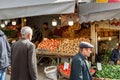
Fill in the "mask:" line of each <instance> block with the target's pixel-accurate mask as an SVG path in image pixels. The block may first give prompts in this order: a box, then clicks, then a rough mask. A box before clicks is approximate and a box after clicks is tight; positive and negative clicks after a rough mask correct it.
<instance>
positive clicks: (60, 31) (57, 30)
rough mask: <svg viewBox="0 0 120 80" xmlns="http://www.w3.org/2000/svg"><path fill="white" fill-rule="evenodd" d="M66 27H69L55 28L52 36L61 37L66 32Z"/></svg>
mask: <svg viewBox="0 0 120 80" xmlns="http://www.w3.org/2000/svg"><path fill="white" fill-rule="evenodd" d="M68 27H69V26H63V27H56V28H55V29H54V31H53V35H54V36H60V37H62V34H63V32H64V31H66V30H67V29H68Z"/></svg>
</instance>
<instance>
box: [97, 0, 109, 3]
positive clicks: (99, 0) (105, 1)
mask: <svg viewBox="0 0 120 80" xmlns="http://www.w3.org/2000/svg"><path fill="white" fill-rule="evenodd" d="M107 2H108V0H96V3H107Z"/></svg>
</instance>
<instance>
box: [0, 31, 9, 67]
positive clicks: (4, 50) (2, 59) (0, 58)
mask: <svg viewBox="0 0 120 80" xmlns="http://www.w3.org/2000/svg"><path fill="white" fill-rule="evenodd" d="M10 63H11V48H10V45H9V43H8V40H7V37H6V36H5V34H4V33H3V32H2V31H1V30H0V69H2V68H6V67H8V66H9V65H10Z"/></svg>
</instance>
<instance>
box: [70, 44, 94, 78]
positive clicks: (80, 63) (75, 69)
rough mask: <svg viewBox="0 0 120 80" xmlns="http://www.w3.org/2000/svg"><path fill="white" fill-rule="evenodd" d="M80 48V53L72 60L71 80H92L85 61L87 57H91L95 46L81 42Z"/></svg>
mask: <svg viewBox="0 0 120 80" xmlns="http://www.w3.org/2000/svg"><path fill="white" fill-rule="evenodd" d="M79 48H80V50H79V53H78V54H77V55H75V56H74V57H73V60H72V65H71V74H70V80H92V76H91V74H90V72H89V69H88V66H87V63H86V61H85V60H86V57H89V56H90V53H91V50H92V48H93V45H91V44H90V43H88V42H81V43H80V45H79Z"/></svg>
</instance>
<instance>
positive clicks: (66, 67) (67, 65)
mask: <svg viewBox="0 0 120 80" xmlns="http://www.w3.org/2000/svg"><path fill="white" fill-rule="evenodd" d="M68 68H69V63H68V62H64V68H63V70H66V69H68Z"/></svg>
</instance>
